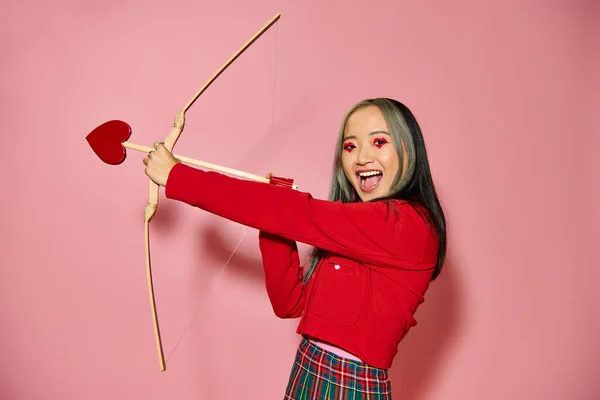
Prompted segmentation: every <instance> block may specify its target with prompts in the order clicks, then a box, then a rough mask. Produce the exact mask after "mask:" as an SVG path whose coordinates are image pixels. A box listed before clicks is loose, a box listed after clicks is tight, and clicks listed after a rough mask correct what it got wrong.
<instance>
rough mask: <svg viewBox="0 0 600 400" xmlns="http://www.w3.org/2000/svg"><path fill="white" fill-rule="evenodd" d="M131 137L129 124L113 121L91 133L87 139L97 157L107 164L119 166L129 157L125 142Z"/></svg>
mask: <svg viewBox="0 0 600 400" xmlns="http://www.w3.org/2000/svg"><path fill="white" fill-rule="evenodd" d="M130 136H131V127H130V126H129V124H128V123H127V122H123V121H119V120H112V121H108V122H105V123H103V124H102V125H100V126H98V127H97V128H96V129H94V130H93V131H91V132H90V133H89V134H88V135H87V136H86V137H85V139H86V140H87V142H88V143H89V145H90V147H91V148H92V150H93V151H94V153H96V155H97V156H98V157H99V158H100V159H101V160H102V161H104V162H105V163H107V164H111V165H119V164H121V163H122V162H123V161H125V158H126V157H127V153H126V150H125V147H124V146H123V142H126V141H127V139H129V137H130Z"/></svg>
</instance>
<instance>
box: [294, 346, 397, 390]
mask: <svg viewBox="0 0 600 400" xmlns="http://www.w3.org/2000/svg"><path fill="white" fill-rule="evenodd" d="M391 398H392V386H391V383H390V380H389V377H388V371H387V370H386V369H379V368H374V367H371V366H369V365H367V364H365V363H362V362H360V361H355V360H352V359H348V358H344V357H340V356H338V355H337V354H334V353H332V352H330V351H327V350H324V349H322V348H320V347H318V346H316V345H315V344H313V343H311V342H309V341H308V340H306V339H304V338H303V339H302V342H301V343H300V346H299V348H298V352H297V353H296V359H295V360H294V366H293V368H292V372H291V373H290V380H289V382H288V385H287V389H286V392H285V397H284V400H305V399H306V400H326V399H332V400H333V399H336V400H338V399H351V400H391Z"/></svg>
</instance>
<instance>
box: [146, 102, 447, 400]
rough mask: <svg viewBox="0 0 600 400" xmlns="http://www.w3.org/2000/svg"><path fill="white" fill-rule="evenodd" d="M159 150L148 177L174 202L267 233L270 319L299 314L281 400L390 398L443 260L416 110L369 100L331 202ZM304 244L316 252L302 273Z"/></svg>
mask: <svg viewBox="0 0 600 400" xmlns="http://www.w3.org/2000/svg"><path fill="white" fill-rule="evenodd" d="M156 148H157V150H156V152H153V154H152V156H149V157H147V158H146V159H145V161H144V163H145V164H146V165H147V168H146V173H147V174H148V176H149V177H150V178H151V179H152V180H153V181H155V182H156V183H158V184H160V185H165V186H166V191H165V195H166V196H167V197H168V198H171V199H176V200H179V201H183V202H186V203H188V204H190V205H192V206H195V207H199V208H202V209H204V210H206V211H209V212H211V213H213V214H216V215H220V216H222V217H224V218H227V219H230V220H232V221H236V222H239V223H241V224H244V225H247V226H250V227H253V228H256V229H259V230H260V234H259V246H260V251H261V254H262V259H263V266H264V270H265V284H266V290H267V293H268V295H269V299H270V301H271V305H272V307H273V311H274V312H275V314H276V315H277V316H279V317H280V318H297V317H301V320H300V323H299V326H298V329H297V332H298V333H299V334H301V335H302V342H301V344H300V347H299V348H298V352H297V355H296V359H295V362H294V364H293V366H292V371H291V373H290V378H289V383H288V386H287V390H286V394H285V399H305V398H316V397H318V398H321V399H334V398H335V399H338V398H356V399H391V382H390V379H389V377H388V368H389V367H390V366H391V365H392V362H393V359H394V356H395V355H396V352H397V346H398V343H399V342H400V340H402V338H403V337H404V336H405V335H406V333H407V332H408V330H409V329H410V328H411V327H412V326H414V325H415V324H416V321H415V319H414V316H413V315H414V312H415V311H416V309H417V307H418V306H419V305H420V304H421V303H422V302H423V300H424V295H425V292H426V291H427V288H428V286H429V283H430V282H431V280H433V279H435V278H436V277H437V275H438V274H439V273H440V270H441V268H442V265H443V263H444V259H445V252H446V224H445V219H444V213H443V211H442V208H441V206H440V204H439V201H438V198H437V195H436V191H435V188H434V185H433V181H432V178H431V174H430V171H429V165H428V160H427V153H426V150H425V144H424V141H423V137H422V135H421V131H420V128H419V125H418V124H417V122H416V120H415V118H414V116H413V115H412V113H411V112H410V111H409V110H408V108H406V107H405V106H404V105H403V104H402V103H400V102H398V101H396V100H392V99H371V100H365V101H362V102H360V103H358V104H357V105H356V106H354V107H353V108H352V109H351V110H350V111H349V112H348V113H347V115H346V116H345V118H344V120H343V123H342V126H341V128H340V131H339V136H338V143H337V146H336V153H335V156H334V171H333V182H332V186H331V191H330V198H329V200H317V199H314V198H313V197H312V196H311V195H310V194H308V193H302V192H299V191H296V190H291V189H290V188H284V187H278V186H273V185H265V184H264V183H259V182H253V181H246V180H240V179H236V178H231V177H228V176H225V175H222V174H220V173H216V172H205V171H201V170H199V169H194V168H192V167H190V166H188V165H185V164H182V163H180V162H178V161H177V160H176V159H175V158H174V157H173V155H172V154H171V153H170V152H169V151H168V150H166V148H165V147H164V146H163V145H162V144H157V145H156ZM214 188H218V190H213V189H214ZM297 241H299V242H302V243H306V244H309V245H311V246H313V247H314V253H313V255H312V258H311V260H310V262H308V264H307V265H306V266H302V265H300V260H299V256H298V248H297V244H296V242H297Z"/></svg>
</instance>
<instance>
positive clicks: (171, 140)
mask: <svg viewBox="0 0 600 400" xmlns="http://www.w3.org/2000/svg"><path fill="white" fill-rule="evenodd" d="M184 125H185V111H184V110H181V111H180V112H179V114H177V116H176V117H175V122H174V123H173V127H172V128H171V131H170V132H169V135H168V136H167V137H166V138H165V140H164V145H165V147H166V148H167V149H168V150H169V151H173V147H175V143H177V140H178V139H179V136H180V135H181V132H182V131H183V127H184ZM158 189H159V187H158V185H157V184H156V183H154V182H153V181H152V180H150V181H149V182H148V204H147V205H146V209H145V210H144V239H145V240H144V241H145V247H146V277H147V279H148V292H149V296H150V309H151V312H152V321H153V323H154V337H155V339H156V348H157V352H158V358H159V362H160V370H161V371H164V370H165V369H166V363H165V354H164V351H163V346H162V339H161V335H160V326H159V324H158V313H157V312H156V299H155V296H154V284H153V280H152V262H151V260H150V220H152V217H153V216H154V214H156V210H157V209H158V195H159V193H158Z"/></svg>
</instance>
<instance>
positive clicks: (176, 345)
mask: <svg viewBox="0 0 600 400" xmlns="http://www.w3.org/2000/svg"><path fill="white" fill-rule="evenodd" d="M278 45H279V23H277V25H276V26H275V55H274V60H273V64H274V67H273V99H272V104H271V143H273V141H274V140H275V97H276V95H275V87H276V86H275V85H276V82H277V52H278V47H279V46H278ZM272 163H273V152H272V151H271V152H270V154H269V165H272ZM249 229H250V227H249V226H246V227H245V228H244V232H243V233H242V237H241V238H240V240H238V242H237V244H236V246H235V248H234V249H233V251H232V252H231V254H230V255H229V257H228V258H227V261H226V262H225V265H223V268H221V270H220V271H219V273H218V274H217V276H216V278H215V279H217V280H218V279H220V278H221V276H222V275H223V272H224V271H225V268H227V266H228V265H229V262H230V261H231V260H232V259H233V255H234V254H235V252H236V251H237V249H238V248H239V247H240V245H241V244H242V241H243V240H244V238H245V237H246V234H247V233H248V230H249ZM200 308H202V304H199V305H198V307H197V308H196V311H195V312H194V315H193V316H192V318H191V319H190V321H189V322H188V323H187V325H186V326H185V329H184V330H183V333H182V334H181V336H180V337H179V339H178V340H177V343H175V346H174V347H173V350H171V353H170V354H169V356H168V357H167V359H166V361H165V364H166V363H168V362H169V360H170V359H171V357H172V356H173V354H174V353H175V350H176V349H177V347H178V346H179V343H181V341H182V340H183V338H184V337H185V334H186V333H187V331H188V329H189V328H190V326H191V325H192V322H194V319H195V318H196V315H197V314H198V312H199V311H200Z"/></svg>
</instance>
